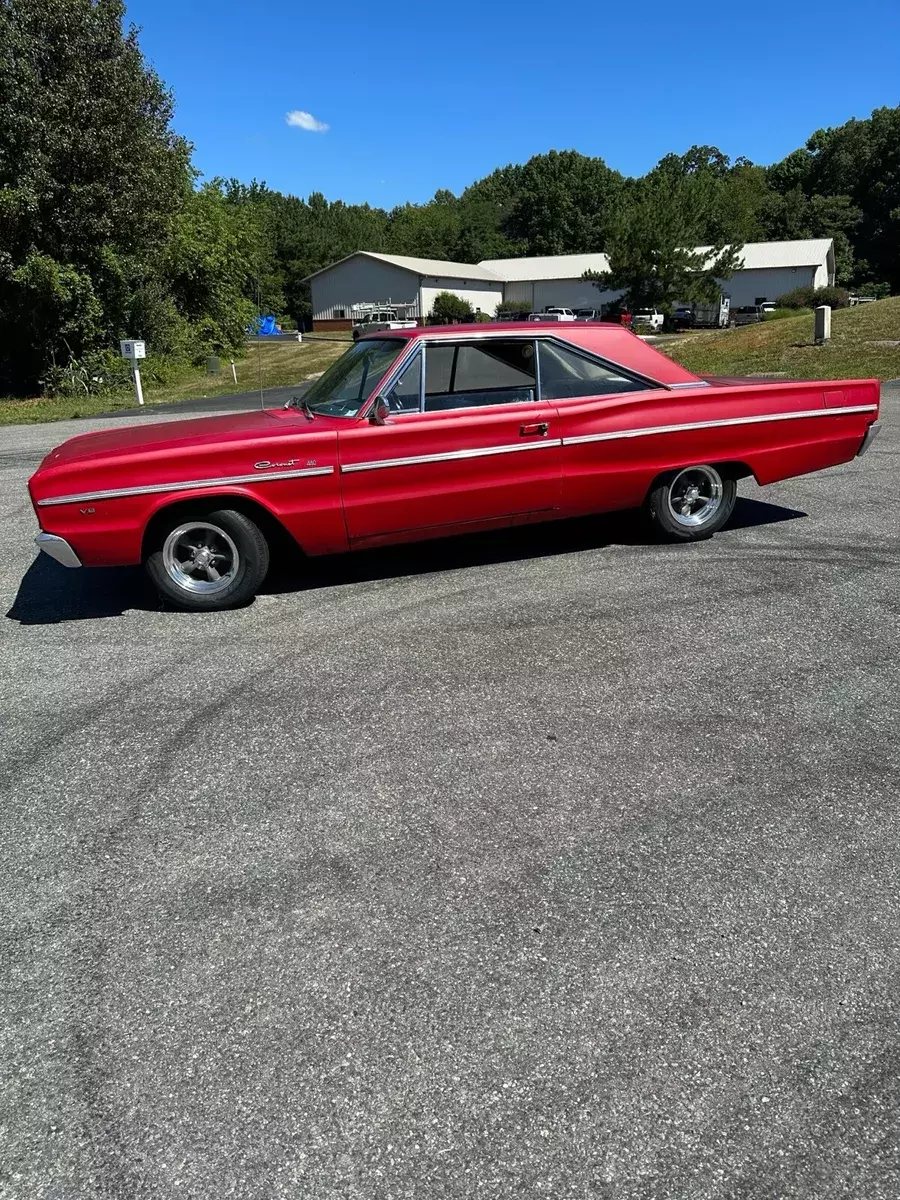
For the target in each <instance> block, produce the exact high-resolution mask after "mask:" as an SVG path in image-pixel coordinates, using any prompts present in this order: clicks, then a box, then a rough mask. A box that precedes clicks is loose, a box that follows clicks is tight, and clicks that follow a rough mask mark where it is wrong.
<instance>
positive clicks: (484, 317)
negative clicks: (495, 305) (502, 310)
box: [472, 308, 493, 325]
mask: <svg viewBox="0 0 900 1200" xmlns="http://www.w3.org/2000/svg"><path fill="white" fill-rule="evenodd" d="M472 319H473V320H474V321H475V324H476V325H484V324H486V323H487V322H488V321H491V320H492V319H493V318H492V317H491V314H490V313H486V312H482V311H481V309H480V308H479V309H478V310H477V312H476V313H475V316H474V317H473V318H472Z"/></svg>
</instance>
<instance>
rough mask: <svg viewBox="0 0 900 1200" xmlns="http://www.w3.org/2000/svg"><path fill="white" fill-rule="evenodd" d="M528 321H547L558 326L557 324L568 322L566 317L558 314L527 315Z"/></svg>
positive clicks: (539, 313) (540, 313)
mask: <svg viewBox="0 0 900 1200" xmlns="http://www.w3.org/2000/svg"><path fill="white" fill-rule="evenodd" d="M528 320H529V321H549V322H551V323H556V324H559V322H561V321H562V322H565V321H568V317H564V316H561V315H560V313H558V312H547V311H546V310H545V311H544V312H533V313H529V314H528Z"/></svg>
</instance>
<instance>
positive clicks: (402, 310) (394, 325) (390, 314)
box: [353, 304, 416, 341]
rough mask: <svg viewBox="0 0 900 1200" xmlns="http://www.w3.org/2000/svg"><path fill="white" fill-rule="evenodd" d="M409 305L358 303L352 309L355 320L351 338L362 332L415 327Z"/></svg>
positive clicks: (354, 338) (357, 336)
mask: <svg viewBox="0 0 900 1200" xmlns="http://www.w3.org/2000/svg"><path fill="white" fill-rule="evenodd" d="M411 307H412V305H408V304H403V305H396V306H394V307H391V306H390V305H389V304H382V305H375V304H358V305H357V306H356V308H355V309H354V310H353V316H354V319H355V320H356V324H355V325H354V327H353V340H354V341H356V340H357V339H358V338H361V337H362V335H363V334H364V333H380V332H381V331H383V330H386V329H415V328H416V321H415V319H414V318H413V317H410V316H409V310H410V308H411Z"/></svg>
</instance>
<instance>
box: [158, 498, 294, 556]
mask: <svg viewBox="0 0 900 1200" xmlns="http://www.w3.org/2000/svg"><path fill="white" fill-rule="evenodd" d="M222 508H232V509H234V510H235V511H236V512H239V513H243V514H244V516H245V517H249V518H250V520H251V521H252V522H253V523H254V525H256V526H257V528H258V529H259V531H260V533H262V535H263V537H264V538H265V539H266V541H267V542H268V544H269V548H270V549H271V550H281V551H282V552H288V553H290V552H291V551H293V552H294V553H295V554H302V552H303V551H302V547H301V546H300V545H299V543H298V542H297V540H296V538H294V537H292V536H291V534H289V533H288V531H287V530H286V529H285V527H284V526H283V525H282V523H281V522H280V521H279V520H278V518H277V517H274V516H273V515H272V514H271V513H270V512H269V510H268V509H267V508H265V507H264V506H263V505H262V504H260V503H259V502H258V501H257V500H251V499H250V498H249V497H248V496H239V495H229V494H227V493H226V494H225V495H218V496H210V495H204V496H198V497H197V498H196V499H195V500H191V499H188V500H175V501H173V502H172V503H171V504H166V505H164V506H163V507H162V508H160V509H157V511H156V512H155V513H154V514H153V516H152V517H151V518H150V520H149V521H148V522H147V527H146V528H145V530H144V536H143V539H142V541H141V559H142V560H143V559H145V558H146V557H147V555H148V554H150V553H152V551H153V550H154V549H156V548H157V546H156V543H157V542H158V541H159V539H160V534H161V530H162V529H163V528H164V527H165V526H166V525H168V524H170V523H171V522H172V520H173V519H177V518H178V517H179V516H180V515H181V514H182V513H186V514H187V513H189V514H191V515H192V516H196V515H197V514H198V513H203V512H207V513H210V512H216V511H217V510H218V509H222Z"/></svg>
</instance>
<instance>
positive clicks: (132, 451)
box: [28, 408, 354, 503]
mask: <svg viewBox="0 0 900 1200" xmlns="http://www.w3.org/2000/svg"><path fill="white" fill-rule="evenodd" d="M353 423H354V422H353V421H348V420H347V419H346V418H343V419H342V418H340V417H315V418H314V419H313V420H309V419H308V418H307V417H306V416H305V415H304V414H303V412H302V411H301V410H300V409H295V408H293V409H267V410H265V411H259V412H249V413H234V414H231V415H228V416H221V417H199V418H194V419H192V420H187V421H161V420H159V421H156V422H154V424H152V425H132V426H127V427H125V426H119V427H118V428H116V429H108V430H104V431H103V432H102V433H86V434H82V435H81V436H80V437H74V438H70V439H69V441H67V442H64V443H63V444H62V445H61V446H58V447H57V448H56V449H55V450H51V452H50V453H49V454H48V455H47V457H46V458H45V459H44V461H43V462H42V463H41V465H40V466H39V467H38V469H37V471H36V472H35V473H34V475H32V477H31V479H30V480H29V482H28V486H29V490H30V492H31V498H32V500H33V501H34V502H35V503H40V502H45V503H46V502H47V501H48V500H51V499H56V498H58V497H61V496H67V495H72V496H81V495H84V494H86V493H93V492H98V493H102V492H107V491H115V490H118V489H128V490H130V489H133V488H140V489H144V488H154V487H159V488H161V489H163V490H166V491H173V490H176V488H175V485H176V484H181V483H187V484H189V485H190V486H191V487H196V486H197V483H198V481H203V480H209V481H210V483H219V482H222V481H223V480H227V481H229V482H235V481H240V480H246V479H247V478H249V477H251V476H254V477H255V474H256V472H258V471H268V470H270V469H272V468H277V467H284V468H286V469H302V468H304V467H328V466H332V467H333V465H334V463H335V462H336V461H337V431H338V429H346V428H347V427H348V425H350V426H352V425H353Z"/></svg>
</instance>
